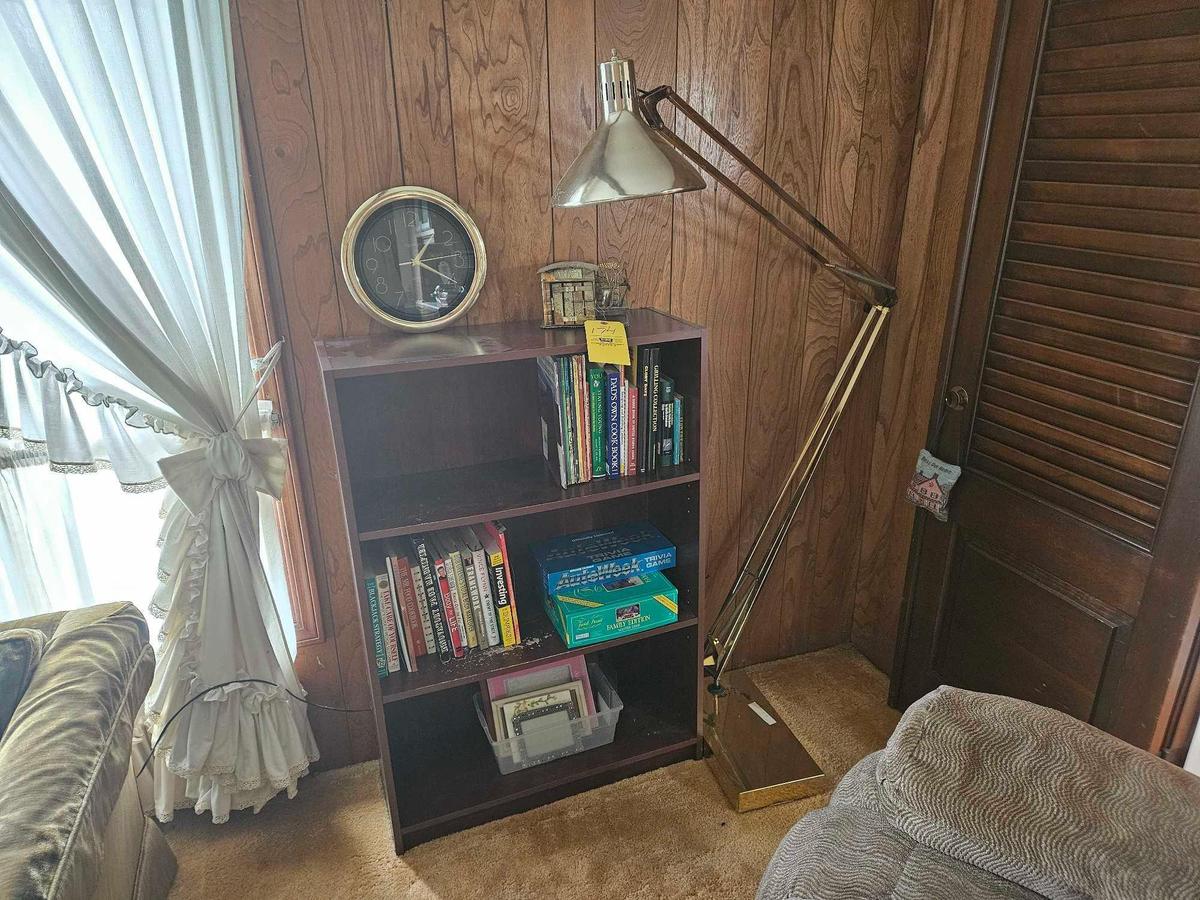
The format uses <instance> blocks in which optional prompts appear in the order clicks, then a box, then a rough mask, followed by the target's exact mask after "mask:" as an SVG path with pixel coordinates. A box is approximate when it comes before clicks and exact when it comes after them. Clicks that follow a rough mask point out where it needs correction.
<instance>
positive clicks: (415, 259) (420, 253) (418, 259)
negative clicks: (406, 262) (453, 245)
mask: <svg viewBox="0 0 1200 900" xmlns="http://www.w3.org/2000/svg"><path fill="white" fill-rule="evenodd" d="M432 243H433V238H430V239H429V240H427V241H426V242H425V246H423V247H422V248H421V249H420V250H418V251H417V255H416V256H414V257H413V258H412V261H413V263H414V264H416V265H420V263H421V257H422V256H424V255H425V251H426V250H428V249H429V245H430V244H432Z"/></svg>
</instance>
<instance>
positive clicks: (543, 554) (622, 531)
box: [532, 522, 675, 594]
mask: <svg viewBox="0 0 1200 900" xmlns="http://www.w3.org/2000/svg"><path fill="white" fill-rule="evenodd" d="M532 549H533V558H534V560H535V561H536V562H537V567H538V572H539V574H540V575H541V578H542V582H543V585H544V586H545V588H546V591H547V592H549V593H550V594H556V593H561V592H562V591H564V590H567V589H569V588H577V587H581V586H583V585H591V584H599V583H600V582H605V581H612V580H614V579H617V578H623V577H626V576H629V575H644V574H648V573H650V572H657V571H658V570H660V569H670V568H672V567H673V566H674V565H675V545H674V544H672V543H671V542H670V541H669V540H667V538H666V537H665V536H664V535H663V533H662V532H661V531H659V530H658V529H657V528H655V527H654V526H653V525H651V524H650V523H649V522H639V523H636V524H632V525H618V526H617V527H615V528H605V529H602V530H600V531H585V532H582V533H580V534H568V535H564V536H563V537H558V538H553V539H551V540H549V541H545V542H543V543H541V544H536V545H535V546H534V547H533V548H532Z"/></svg>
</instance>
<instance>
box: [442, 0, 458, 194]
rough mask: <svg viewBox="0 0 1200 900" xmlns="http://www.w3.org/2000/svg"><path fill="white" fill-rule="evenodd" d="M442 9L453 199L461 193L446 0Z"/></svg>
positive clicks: (443, 1) (443, 0)
mask: <svg viewBox="0 0 1200 900" xmlns="http://www.w3.org/2000/svg"><path fill="white" fill-rule="evenodd" d="M438 6H439V7H440V9H441V10H442V49H443V51H444V53H445V60H446V107H447V109H449V110H450V153H451V157H450V160H451V162H452V163H453V164H454V199H455V200H456V201H457V200H458V198H459V196H460V194H461V193H462V184H461V183H460V182H459V180H458V129H457V128H455V127H454V79H453V78H451V77H450V28H449V26H448V25H447V24H446V0H442V2H441V3H439V4H438Z"/></svg>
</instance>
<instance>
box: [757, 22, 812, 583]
mask: <svg viewBox="0 0 1200 900" xmlns="http://www.w3.org/2000/svg"><path fill="white" fill-rule="evenodd" d="M778 2H779V0H771V46H770V49H768V50H767V96H766V97H765V98H764V99H763V104H764V106H763V108H764V110H765V114H764V115H763V158H762V168H763V171H764V172H765V171H766V169H767V157H768V155H769V154H768V150H767V146H766V145H767V141H769V140H770V139H771V80H772V79H771V75H772V73H773V71H774V69H773V66H774V63H775V38H776V37H777V35H776V33H775V8H776V4H778ZM826 96H828V92H827V93H826ZM767 174H768V175H770V176H771V177H772V178H776V179H778V176H777V175H775V174H774V173H772V172H767ZM765 199H766V198H765V197H764V195H763V194H762V193H760V194H759V202H760V203H763V205H764V206H766V203H765V202H763V201H765ZM781 212H782V211H781ZM756 224H757V225H758V239H757V240H756V241H755V242H754V277H753V278H752V279H751V282H750V283H751V284H752V285H753V288H752V290H753V292H754V302H753V303H751V304H750V319H749V321H750V323H751V327H753V324H754V322H755V320H756V318H757V317H756V316H755V310H756V309H757V307H758V304H759V303H760V302H761V301H762V299H763V297H762V292H761V291H759V289H758V275H759V269H760V268H761V264H762V255H763V244H764V239H763V231H764V226H766V225H768V224H769V223H767V222H765V221H763V220H762V219H761V217H760V218H759V220H758V221H757V223H756ZM766 240H770V238H769V237H768V238H767V239H766ZM789 243H790V242H789ZM753 372H754V338H753V335H751V338H750V346H749V348H747V352H746V396H745V400H743V401H742V409H743V410H746V411H749V409H750V395H751V393H752V391H753V388H754V376H753ZM749 427H750V422H749V416H748V415H747V416H745V417H744V420H743V427H742V432H743V433H742V446H743V450H742V467H741V473H740V476H739V480H740V481H741V489H740V491H739V493H740V495H741V505H742V513H741V515H739V516H738V517H737V518H738V519H740V518H743V516H748V515H750V514H752V513H753V512H754V511H753V510H749V509H746V466H747V457H748V456H749V454H748V453H746V451H745V446H746V444H747V443H748V437H747V435H746V432H747V431H748V430H749ZM735 521H737V519H735ZM744 526H750V527H751V528H757V525H756V523H754V522H750V521H748V520H747V521H745V522H744V523H743V525H742V526H741V527H743V528H744ZM738 546H739V550H738V561H739V565H740V563H741V557H742V553H741V550H740V547H741V542H739V543H738ZM779 605H780V606H781V607H782V604H779Z"/></svg>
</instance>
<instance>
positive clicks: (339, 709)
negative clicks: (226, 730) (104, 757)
mask: <svg viewBox="0 0 1200 900" xmlns="http://www.w3.org/2000/svg"><path fill="white" fill-rule="evenodd" d="M248 682H249V683H252V684H269V685H271V687H277V688H282V689H283V690H284V691H286V692H287V694H288V696H290V697H293V698H294V699H296V700H299V701H300V702H301V703H306V704H308V705H309V706H315V707H316V708H317V709H327V710H329V711H330V712H345V713H368V712H372V710H371V709H370V708H369V707H368V708H366V709H358V708H355V707H346V706H326V705H325V704H324V703H317V702H316V701H314V700H306V699H304V698H303V697H297V696H296V695H295V694H293V693H292V692H291V691H289V690H288V689H287V688H285V687H283V685H281V684H276V683H275V682H274V681H268V680H267V679H265V678H235V679H233V680H232V681H222V682H221V683H220V684H214V685H213V686H212V687H207V688H205V689H204V690H202V691H201V692H200V693H198V694H196V695H195V696H194V697H192V698H190V699H189V700H188V701H187V703H185V704H183V706H181V707H179V709H177V710H175V712H173V713H172V714H171V718H169V719H167V723H166V724H165V725H163V727H162V731H160V732H159V733H158V737H157V738H156V739H155V741H154V743H153V744H151V745H150V753H149V754H147V756H146V761H145V762H143V763H142V767H141V768H140V769H138V771H137V775H135V776H134V777H135V778H138V777H140V776H141V774H142V773H143V772H145V771H146V766H148V765H150V760H152V759H154V751H155V750H157V749H158V744H159V741H161V740H162V739H163V738H164V737H166V736H167V729H168V728H170V727H171V723H172V722H174V721H175V719H176V717H177V716H178V715H179V714H180V713H181V712H183V711H184V710H185V709H187V708H188V707H189V706H191V705H192V704H193V703H195V702H196V701H197V700H199V699H200V698H201V697H203V696H204V695H205V694H211V693H212V692H213V691H215V690H216V689H217V688H223V687H229V686H230V685H231V684H246V683H248Z"/></svg>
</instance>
